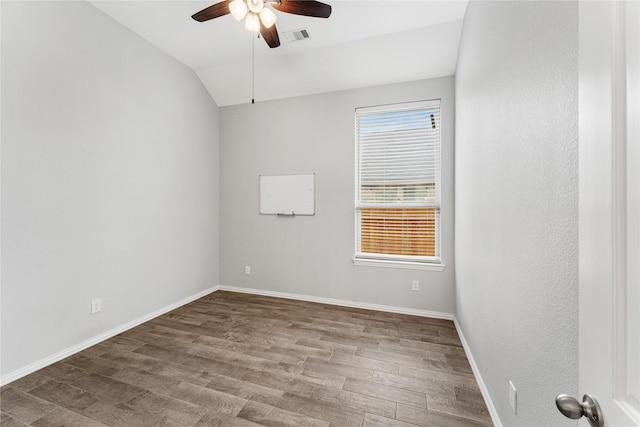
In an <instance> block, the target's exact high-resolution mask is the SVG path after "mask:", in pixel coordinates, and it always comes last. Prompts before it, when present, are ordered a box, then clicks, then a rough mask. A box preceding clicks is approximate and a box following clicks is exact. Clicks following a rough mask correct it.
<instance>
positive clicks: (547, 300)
mask: <svg viewBox="0 0 640 427" xmlns="http://www.w3.org/2000/svg"><path fill="white" fill-rule="evenodd" d="M577 53H578V6H577V2H520V1H513V2H493V1H488V2H484V1H477V2H476V1H472V2H471V3H470V4H469V7H468V9H467V13H466V17H465V23H464V27H463V34H462V42H461V47H460V53H459V58H458V67H457V71H456V108H457V109H456V151H455V153H456V200H455V202H456V239H455V241H456V280H457V292H456V312H457V316H458V319H459V321H460V324H461V326H462V329H463V332H464V334H465V336H466V339H467V341H468V343H469V345H470V347H471V350H472V353H473V355H474V358H475V360H476V362H477V364H478V366H479V368H480V372H481V374H482V377H483V379H484V382H485V383H486V385H487V387H488V389H489V392H490V394H491V399H492V400H493V402H494V404H495V406H496V409H497V411H498V413H499V415H500V418H501V420H502V423H503V425H505V426H552V425H553V426H558V425H564V424H575V422H572V421H570V420H568V419H566V418H564V417H562V416H561V415H560V413H559V412H558V411H557V409H556V408H555V404H554V398H555V396H556V395H557V394H559V393H570V394H574V395H575V394H577V386H578V365H577V364H578V306H577V304H578V252H577V250H578V221H577V219H578V207H577V201H578V168H577V161H578V152H577V150H578V139H577V112H578V101H577V94H578V56H577ZM510 380H511V381H513V383H514V385H515V386H516V388H517V390H518V413H517V415H514V414H513V412H512V411H511V408H510V406H509V403H508V382H509V381H510Z"/></svg>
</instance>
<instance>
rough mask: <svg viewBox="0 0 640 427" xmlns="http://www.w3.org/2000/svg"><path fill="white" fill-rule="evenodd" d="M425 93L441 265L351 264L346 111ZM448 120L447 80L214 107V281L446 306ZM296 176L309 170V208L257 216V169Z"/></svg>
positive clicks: (449, 298) (449, 297)
mask: <svg viewBox="0 0 640 427" xmlns="http://www.w3.org/2000/svg"><path fill="white" fill-rule="evenodd" d="M433 98H442V123H443V125H442V129H443V133H442V135H443V172H442V176H443V184H442V186H443V205H442V250H443V255H442V258H443V261H444V263H445V264H446V269H445V271H442V272H437V271H419V270H403V269H395V268H380V267H369V266H354V265H353V264H352V262H351V259H352V258H353V255H354V250H355V242H354V240H355V229H354V227H355V219H354V204H355V192H354V185H355V184H354V183H355V178H354V176H355V175H354V173H355V171H354V138H355V136H354V135H355V133H354V132H355V131H354V109H355V108H356V107H364V106H371V105H380V104H387V103H398V102H406V101H416V100H424V99H433ZM453 119H454V110H453V78H452V77H446V78H440V79H433V80H422V81H417V82H411V83H405V84H396V85H389V86H379V87H372V88H367V89H358V90H350V91H343V92H333V93H327V94H323V95H313V96H304V97H297V98H289V99H284V100H278V101H270V102H258V103H256V104H255V105H251V104H245V105H238V106H231V107H222V108H220V174H221V175H220V176H221V177H220V180H221V189H220V197H221V209H220V221H221V230H220V265H221V270H220V277H221V280H220V283H221V284H222V285H226V286H239V287H245V288H255V289H261V290H268V291H277V292H285V293H294V294H300V295H309V296H315V297H324V298H334V299H341V300H347V301H354V302H364V303H372V304H384V305H390V306H396V307H403V308H411V309H420V310H431V311H438V312H445V313H453V309H454V263H453V130H454V128H453V126H454V123H453ZM299 173H316V193H315V194H316V215H315V216H297V217H295V218H278V217H276V216H273V215H259V213H258V212H259V178H258V177H259V175H261V174H262V175H283V174H299ZM245 265H250V266H251V268H252V269H251V275H250V276H247V275H245V274H244V266H245ZM412 280H419V281H420V286H421V290H420V291H419V292H417V293H416V292H413V291H412V290H411V281H412Z"/></svg>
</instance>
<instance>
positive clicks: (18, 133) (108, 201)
mask: <svg viewBox="0 0 640 427" xmlns="http://www.w3.org/2000/svg"><path fill="white" fill-rule="evenodd" d="M1 7H2V224H1V225H2V307H1V309H2V310H1V311H2V315H1V316H2V317H1V323H2V329H1V335H2V353H1V356H2V357H1V359H2V366H1V373H2V375H3V376H5V375H8V374H10V373H12V372H15V371H16V370H19V369H22V368H24V367H25V366H28V365H29V364H32V363H34V362H37V361H40V360H42V359H45V358H48V357H50V356H52V355H54V354H55V353H57V352H61V351H64V350H65V349H68V348H70V347H72V346H75V345H77V344H78V343H81V342H83V341H84V340H87V339H89V338H92V337H95V336H98V335H100V334H102V333H104V332H105V331H108V330H111V329H113V328H116V327H118V326H120V325H123V324H125V323H127V322H130V321H132V320H134V319H137V318H139V317H141V316H143V315H146V314H148V313H151V312H153V311H155V310H158V309H161V308H163V307H165V306H168V305H170V304H173V303H175V302H177V301H180V300H181V299H184V298H187V297H189V296H191V295H194V294H197V293H198V292H201V291H203V290H205V289H208V288H210V287H212V286H215V285H216V284H217V282H218V240H219V239H218V223H219V222H218V188H219V184H218V111H217V110H218V109H217V107H216V105H215V104H214V103H213V101H212V100H211V98H210V96H209V95H208V93H207V91H206V90H205V89H204V87H203V86H202V84H201V83H200V81H199V79H198V78H197V76H196V75H195V73H193V72H192V71H191V70H189V69H187V68H186V67H185V66H183V65H181V64H179V63H178V62H177V61H175V60H174V59H172V58H170V57H169V56H167V55H166V54H164V53H163V52H161V51H160V50H158V49H157V48H155V47H153V46H151V45H150V44H148V43H147V42H146V41H144V40H142V39H141V38H140V37H139V36H137V35H135V34H133V33H132V32H130V31H128V30H126V29H125V28H124V27H122V26H121V25H119V24H117V23H115V22H114V21H113V20H111V19H110V18H108V17H106V16H105V15H104V14H102V13H101V12H99V11H97V10H96V9H95V8H93V7H92V6H90V5H89V4H88V3H86V2H39V3H35V2H2V5H1ZM96 298H101V299H102V312H101V313H99V314H97V315H93V316H92V315H91V314H90V301H91V300H93V299H96Z"/></svg>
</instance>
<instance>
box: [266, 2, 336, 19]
mask: <svg viewBox="0 0 640 427" xmlns="http://www.w3.org/2000/svg"><path fill="white" fill-rule="evenodd" d="M272 6H273V8H274V9H276V10H279V11H280V12H286V13H293V14H294V15H304V16H313V17H315V18H328V17H329V16H331V6H330V5H328V4H324V3H321V2H319V1H315V0H280V1H276V2H275V3H272Z"/></svg>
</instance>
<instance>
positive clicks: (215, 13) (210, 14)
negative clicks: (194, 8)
mask: <svg viewBox="0 0 640 427" xmlns="http://www.w3.org/2000/svg"><path fill="white" fill-rule="evenodd" d="M230 2H231V0H224V1H221V2H220V3H216V4H214V5H213V6H209V7H207V8H204V9H202V10H201V11H200V12H198V13H195V14H193V15H192V16H191V17H192V18H193V19H195V20H196V21H198V22H204V21H208V20H209V19H213V18H218V17H220V16H224V15H228V14H229V3H230Z"/></svg>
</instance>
